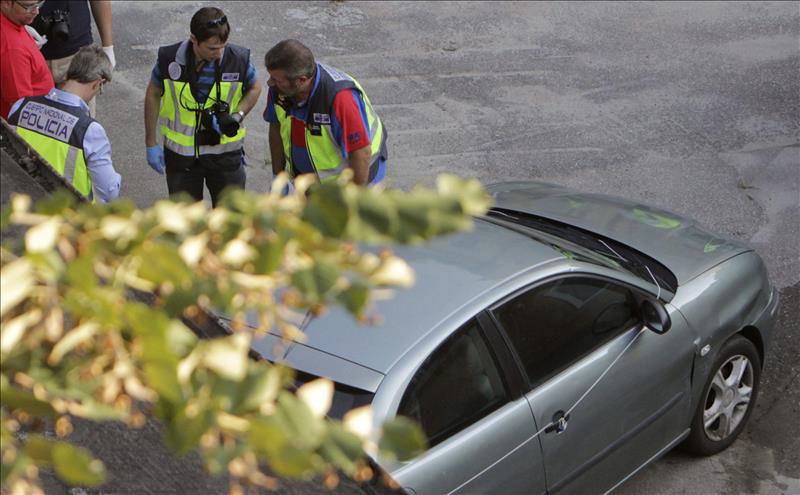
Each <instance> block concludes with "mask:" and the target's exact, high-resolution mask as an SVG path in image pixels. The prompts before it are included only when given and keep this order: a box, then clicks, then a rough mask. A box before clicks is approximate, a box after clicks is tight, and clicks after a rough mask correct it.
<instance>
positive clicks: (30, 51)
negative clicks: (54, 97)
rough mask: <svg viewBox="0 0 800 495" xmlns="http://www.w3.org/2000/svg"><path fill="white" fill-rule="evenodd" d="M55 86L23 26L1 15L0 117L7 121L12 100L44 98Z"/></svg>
mask: <svg viewBox="0 0 800 495" xmlns="http://www.w3.org/2000/svg"><path fill="white" fill-rule="evenodd" d="M54 86H55V83H54V82H53V76H52V75H51V74H50V69H48V68H47V62H45V60H44V57H43V56H42V52H40V51H39V47H37V46H36V42H35V41H33V38H31V35H29V34H28V31H26V30H25V26H20V25H18V24H14V23H13V22H11V21H10V20H8V18H7V17H6V16H4V15H2V14H0V115H2V117H3V118H4V119H7V118H8V112H9V110H11V105H13V104H14V102H15V101H17V100H19V99H20V98H22V97H24V96H40V95H46V94H47V93H49V92H50V90H51V89H53V87H54Z"/></svg>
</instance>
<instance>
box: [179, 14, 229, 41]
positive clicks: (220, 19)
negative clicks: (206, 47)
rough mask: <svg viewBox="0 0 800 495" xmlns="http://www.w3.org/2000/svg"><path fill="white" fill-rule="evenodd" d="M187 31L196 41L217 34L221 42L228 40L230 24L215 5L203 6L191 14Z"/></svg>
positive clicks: (204, 39)
mask: <svg viewBox="0 0 800 495" xmlns="http://www.w3.org/2000/svg"><path fill="white" fill-rule="evenodd" d="M189 31H190V32H191V33H192V34H193V35H194V37H195V38H197V41H198V42H203V41H206V40H208V39H211V38H213V37H214V36H218V37H219V40H220V41H222V42H223V43H224V42H226V41H228V35H230V34H231V26H230V24H228V18H227V16H226V15H225V13H224V12H223V11H222V10H220V9H218V8H216V7H203V8H202V9H200V10H198V11H197V12H195V13H194V15H193V16H192V22H191V23H190V24H189Z"/></svg>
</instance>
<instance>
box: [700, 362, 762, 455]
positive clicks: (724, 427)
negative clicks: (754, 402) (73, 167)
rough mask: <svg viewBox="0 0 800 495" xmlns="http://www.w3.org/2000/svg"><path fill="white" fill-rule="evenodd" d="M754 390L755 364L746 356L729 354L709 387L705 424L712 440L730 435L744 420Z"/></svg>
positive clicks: (704, 414)
mask: <svg viewBox="0 0 800 495" xmlns="http://www.w3.org/2000/svg"><path fill="white" fill-rule="evenodd" d="M752 394H753V364H752V363H751V362H750V360H749V359H747V357H746V356H742V355H740V354H739V355H736V356H732V357H730V358H729V359H728V360H727V361H725V363H723V364H722V366H720V367H719V368H718V369H717V371H716V373H714V379H713V380H712V381H711V387H709V389H708V393H707V394H706V399H705V408H704V409H703V428H704V429H705V432H706V435H707V436H708V438H709V439H711V440H713V441H717V442H718V441H721V440H725V439H726V438H728V437H730V436H731V434H732V433H733V432H734V431H736V428H738V426H739V425H740V424H741V423H742V420H743V419H744V417H745V415H746V414H747V411H748V409H749V408H750V402H751V399H752Z"/></svg>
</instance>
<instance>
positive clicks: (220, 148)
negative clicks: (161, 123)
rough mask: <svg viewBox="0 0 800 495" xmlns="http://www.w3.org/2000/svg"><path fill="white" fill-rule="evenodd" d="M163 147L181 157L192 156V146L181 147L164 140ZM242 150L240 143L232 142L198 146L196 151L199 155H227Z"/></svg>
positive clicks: (173, 142)
mask: <svg viewBox="0 0 800 495" xmlns="http://www.w3.org/2000/svg"><path fill="white" fill-rule="evenodd" d="M164 147H165V148H166V149H168V150H170V151H172V152H174V153H177V154H179V155H183V156H194V147H193V146H183V145H181V144H178V143H176V142H175V141H172V140H170V139H164ZM240 149H242V142H241V140H240V141H233V142H230V143H225V144H218V145H216V146H200V149H199V150H198V151H199V153H200V154H201V155H219V154H222V153H228V152H229V151H237V150H240Z"/></svg>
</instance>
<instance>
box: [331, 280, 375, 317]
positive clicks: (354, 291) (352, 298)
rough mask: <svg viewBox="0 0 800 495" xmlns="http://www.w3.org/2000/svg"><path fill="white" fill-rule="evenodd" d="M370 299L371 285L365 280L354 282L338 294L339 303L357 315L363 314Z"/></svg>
mask: <svg viewBox="0 0 800 495" xmlns="http://www.w3.org/2000/svg"><path fill="white" fill-rule="evenodd" d="M368 300H369V287H368V286H367V285H366V284H364V283H363V282H353V283H352V284H351V285H350V287H348V288H347V289H345V290H344V291H342V292H341V293H340V294H339V296H338V301H339V304H341V305H342V306H344V307H345V308H346V309H347V310H348V311H349V312H350V313H352V314H354V315H355V316H357V317H358V316H361V315H362V314H363V313H364V309H365V308H366V305H367V301H368Z"/></svg>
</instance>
